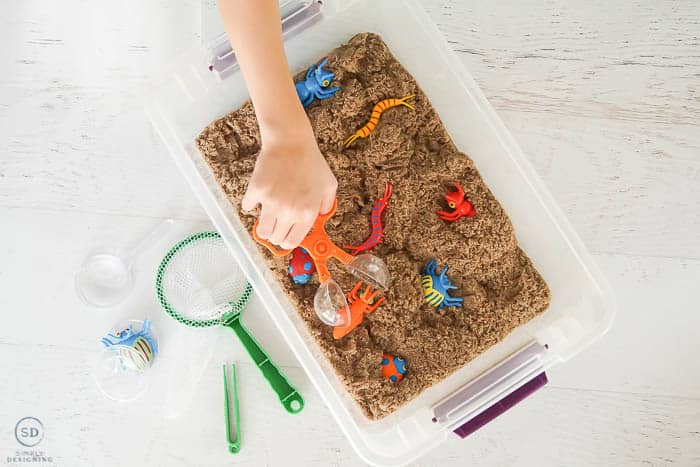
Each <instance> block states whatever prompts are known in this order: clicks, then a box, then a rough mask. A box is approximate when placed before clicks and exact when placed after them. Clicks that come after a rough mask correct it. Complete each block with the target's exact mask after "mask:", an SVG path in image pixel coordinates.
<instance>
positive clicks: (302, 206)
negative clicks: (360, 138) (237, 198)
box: [218, 0, 338, 249]
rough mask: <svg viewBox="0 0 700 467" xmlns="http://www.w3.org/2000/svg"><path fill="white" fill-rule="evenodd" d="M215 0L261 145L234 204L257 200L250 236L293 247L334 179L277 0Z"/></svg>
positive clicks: (327, 199)
mask: <svg viewBox="0 0 700 467" xmlns="http://www.w3.org/2000/svg"><path fill="white" fill-rule="evenodd" d="M218 4H219V10H220V11H221V14H222V16H223V20H224V24H225V26H226V31H227V33H228V37H229V40H230V41H231V45H232V46H233V49H234V51H235V53H236V58H237V59H238V63H239V64H240V66H241V71H242V72H243V77H244V78H245V81H246V84H247V86H248V91H249V92H250V98H251V100H252V101H253V106H254V107H255V114H256V116H257V118H258V123H259V125H260V137H261V142H262V148H261V151H260V154H259V155H258V159H257V161H256V163H255V169H254V170H253V175H252V176H251V178H250V181H249V183H248V190H247V191H246V194H245V196H244V197H243V203H242V208H243V209H244V210H246V211H250V210H252V209H254V208H255V207H256V206H257V205H258V204H259V205H261V211H260V219H259V224H258V230H257V233H258V235H259V236H261V237H262V238H265V239H268V240H269V241H270V242H272V243H274V244H276V245H279V246H281V247H282V248H286V249H288V248H293V247H296V246H297V245H298V244H299V242H301V241H302V240H303V239H304V237H305V236H306V234H307V233H308V231H309V229H310V228H311V225H312V224H313V221H314V219H316V216H317V215H318V214H319V212H321V213H325V212H328V211H329V210H330V208H331V207H332V205H333V199H334V197H335V191H336V188H337V186H338V184H337V181H336V179H335V176H333V173H332V172H331V170H330V168H329V167H328V164H327V163H326V160H325V159H324V157H323V155H322V154H321V152H320V151H319V149H318V145H317V144H316V138H315V137H314V133H313V130H312V129H311V124H310V123H309V120H308V118H307V117H306V113H305V111H304V108H303V107H302V105H301V102H300V101H299V98H298V97H297V93H296V90H295V89H294V82H293V81H292V76H291V74H290V72H289V66H288V64H287V58H286V56H285V54H284V48H283V47H282V28H281V25H280V17H279V5H278V3H277V0H218Z"/></svg>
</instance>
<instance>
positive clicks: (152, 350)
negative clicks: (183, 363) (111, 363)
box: [102, 320, 158, 371]
mask: <svg viewBox="0 0 700 467" xmlns="http://www.w3.org/2000/svg"><path fill="white" fill-rule="evenodd" d="M102 343H103V344H104V346H105V347H107V348H110V347H114V350H115V352H118V353H119V357H120V358H121V363H122V365H123V367H124V368H126V369H130V370H136V371H143V370H145V369H146V368H148V367H149V366H151V363H153V358H154V357H155V356H156V355H158V346H157V344H156V341H155V339H154V338H153V335H152V334H151V321H149V320H144V322H143V326H142V327H141V330H140V331H138V332H134V325H133V324H129V327H128V328H126V329H122V330H121V331H118V332H117V333H115V334H112V333H111V332H110V333H107V335H106V336H105V337H103V338H102Z"/></svg>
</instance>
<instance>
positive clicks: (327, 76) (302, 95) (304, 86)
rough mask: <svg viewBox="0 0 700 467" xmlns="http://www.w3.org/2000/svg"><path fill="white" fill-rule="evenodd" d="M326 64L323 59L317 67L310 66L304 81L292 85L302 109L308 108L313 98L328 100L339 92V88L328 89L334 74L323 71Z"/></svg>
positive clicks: (325, 60)
mask: <svg viewBox="0 0 700 467" xmlns="http://www.w3.org/2000/svg"><path fill="white" fill-rule="evenodd" d="M327 62H328V60H327V59H325V58H324V59H323V60H322V61H321V63H319V64H318V65H311V66H310V67H309V71H307V72H306V79H305V80H304V81H299V82H298V83H296V84H295V85H294V87H295V88H296V90H297V95H298V96H299V99H300V100H301V104H302V105H303V106H304V108H306V107H308V106H309V104H311V103H312V102H313V101H314V98H316V99H328V98H329V97H333V95H334V94H335V93H336V92H338V91H340V88H339V87H332V88H329V87H328V86H330V85H331V82H332V81H333V78H334V77H335V74H334V73H332V72H330V71H324V70H323V66H324V65H325V64H326V63H327Z"/></svg>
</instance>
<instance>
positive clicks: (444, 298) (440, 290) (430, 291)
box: [421, 258, 464, 310]
mask: <svg viewBox="0 0 700 467" xmlns="http://www.w3.org/2000/svg"><path fill="white" fill-rule="evenodd" d="M421 282H422V284H423V299H424V300H425V301H426V303H429V304H431V305H432V306H434V307H436V308H437V309H438V310H439V309H441V308H442V307H443V306H462V303H463V302H464V299H463V298H461V297H451V296H450V293H449V290H450V289H456V288H457V286H456V285H454V284H452V283H451V282H450V279H449V278H448V277H447V265H445V267H444V268H442V272H441V273H440V275H438V274H437V262H436V261H435V258H433V259H431V260H430V261H428V264H426V265H425V273H424V274H423V276H422V280H421Z"/></svg>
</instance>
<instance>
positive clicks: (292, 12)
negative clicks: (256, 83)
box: [208, 0, 321, 79]
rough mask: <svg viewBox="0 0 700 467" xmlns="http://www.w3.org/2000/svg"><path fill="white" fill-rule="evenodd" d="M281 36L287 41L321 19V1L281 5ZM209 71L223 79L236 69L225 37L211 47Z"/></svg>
mask: <svg viewBox="0 0 700 467" xmlns="http://www.w3.org/2000/svg"><path fill="white" fill-rule="evenodd" d="M280 13H281V15H282V18H281V22H282V36H283V37H284V39H288V38H290V37H292V36H294V35H295V34H297V33H298V32H300V31H302V30H304V29H306V28H308V27H309V26H311V25H313V24H315V23H316V22H318V21H319V20H320V19H321V1H320V0H311V1H298V2H288V3H287V4H284V5H282V11H280ZM208 68H209V71H212V72H214V73H216V74H217V76H219V78H221V79H224V78H226V77H228V76H229V75H231V74H232V73H233V72H234V71H236V70H237V69H238V60H237V59H236V54H235V53H234V52H233V50H232V49H231V45H230V44H229V42H228V39H227V38H226V36H225V35H224V36H222V37H221V38H220V39H218V40H217V43H216V44H215V45H214V46H212V49H211V57H210V59H209V66H208Z"/></svg>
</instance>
